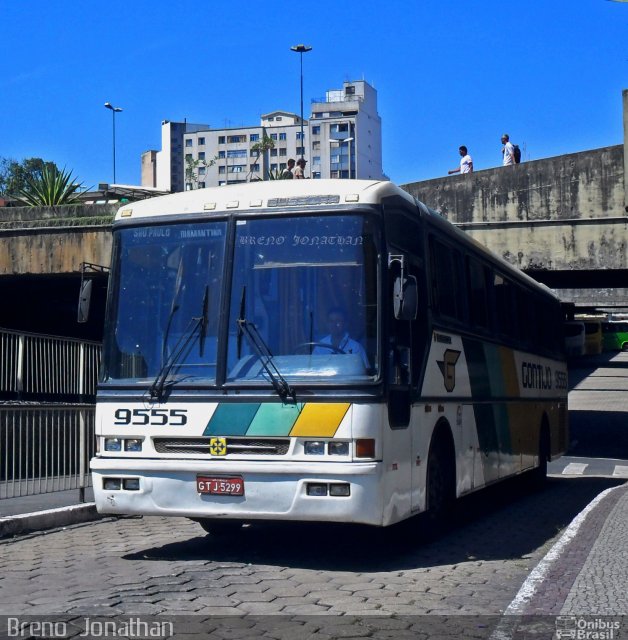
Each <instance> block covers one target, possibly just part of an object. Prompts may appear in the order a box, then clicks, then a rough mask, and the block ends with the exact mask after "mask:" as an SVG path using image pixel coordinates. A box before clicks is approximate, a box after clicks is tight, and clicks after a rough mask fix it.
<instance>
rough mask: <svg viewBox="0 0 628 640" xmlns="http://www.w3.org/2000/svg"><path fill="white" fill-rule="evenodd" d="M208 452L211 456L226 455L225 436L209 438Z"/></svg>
mask: <svg viewBox="0 0 628 640" xmlns="http://www.w3.org/2000/svg"><path fill="white" fill-rule="evenodd" d="M209 453H211V455H212V456H226V455H227V438H210V439H209Z"/></svg>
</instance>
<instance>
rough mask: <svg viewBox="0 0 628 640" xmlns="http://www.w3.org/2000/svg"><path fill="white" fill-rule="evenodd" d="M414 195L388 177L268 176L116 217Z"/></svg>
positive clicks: (177, 196) (155, 202)
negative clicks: (260, 179) (292, 177)
mask: <svg viewBox="0 0 628 640" xmlns="http://www.w3.org/2000/svg"><path fill="white" fill-rule="evenodd" d="M392 195H396V196H401V197H403V198H405V199H407V200H408V202H411V203H415V202H416V201H415V199H414V198H413V197H412V196H411V195H410V194H408V193H407V192H405V191H403V189H400V188H399V187H398V186H396V185H395V184H393V183H392V182H389V181H378V180H268V181H264V182H261V181H259V182H245V183H242V184H232V185H225V186H222V187H210V188H208V189H194V190H192V191H184V192H182V193H173V194H170V195H166V196H159V197H156V198H149V199H146V200H140V201H138V202H133V203H130V204H127V205H125V206H123V207H120V209H119V210H118V213H117V214H116V218H115V219H116V220H128V219H129V218H131V219H138V218H150V217H159V216H164V215H176V214H183V215H185V214H194V213H196V214H198V213H204V214H219V213H233V212H235V211H238V210H242V211H259V210H265V211H268V210H270V211H276V210H277V208H278V207H306V206H307V207H310V208H311V207H313V206H314V207H315V206H317V205H334V204H338V205H341V204H345V203H346V204H353V205H355V204H367V205H368V204H379V203H380V202H381V199H382V198H384V197H387V196H392Z"/></svg>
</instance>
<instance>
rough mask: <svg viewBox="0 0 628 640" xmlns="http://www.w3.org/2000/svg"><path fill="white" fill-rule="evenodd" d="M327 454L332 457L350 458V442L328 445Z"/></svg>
mask: <svg viewBox="0 0 628 640" xmlns="http://www.w3.org/2000/svg"><path fill="white" fill-rule="evenodd" d="M327 453H328V454H329V455H330V456H348V455H349V443H348V442H330V443H329V444H328V445H327Z"/></svg>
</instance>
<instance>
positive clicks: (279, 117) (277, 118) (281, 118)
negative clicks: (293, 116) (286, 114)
mask: <svg viewBox="0 0 628 640" xmlns="http://www.w3.org/2000/svg"><path fill="white" fill-rule="evenodd" d="M275 120H283V117H282V116H277V117H276V118H275Z"/></svg>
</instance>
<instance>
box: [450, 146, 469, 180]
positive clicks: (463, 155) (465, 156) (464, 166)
mask: <svg viewBox="0 0 628 640" xmlns="http://www.w3.org/2000/svg"><path fill="white" fill-rule="evenodd" d="M458 151H459V152H460V167H459V168H458V169H452V170H451V171H449V172H448V173H449V175H451V174H452V173H473V160H472V159H471V156H470V155H469V152H468V151H467V148H466V147H465V146H464V145H462V146H461V147H460V148H459V149H458Z"/></svg>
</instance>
